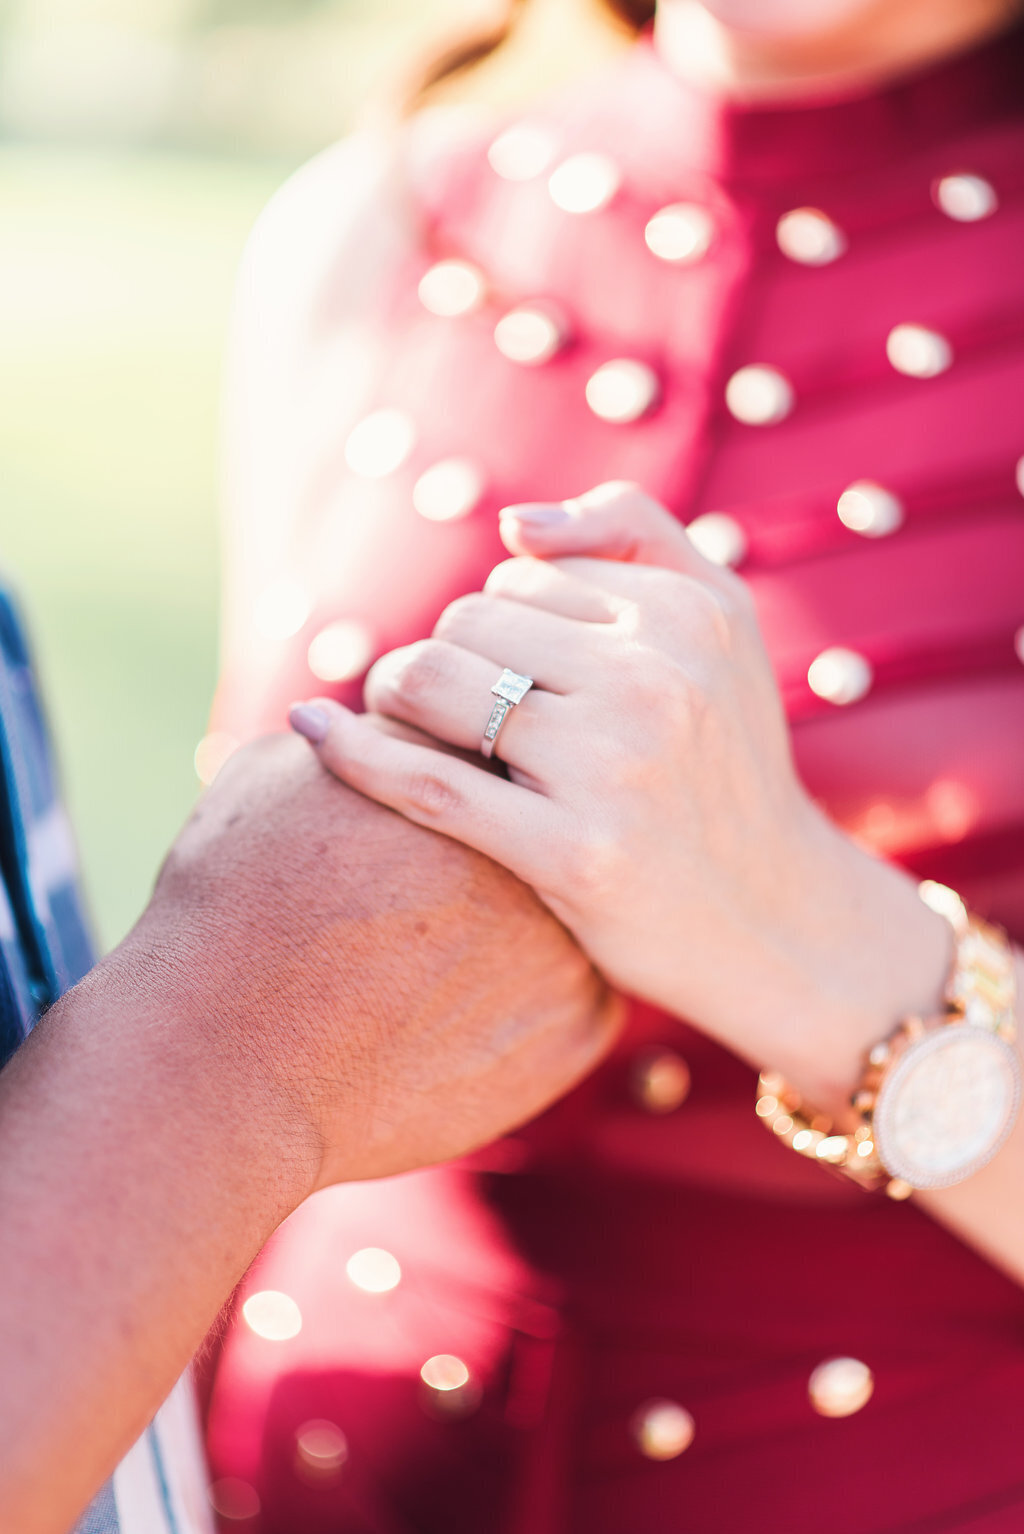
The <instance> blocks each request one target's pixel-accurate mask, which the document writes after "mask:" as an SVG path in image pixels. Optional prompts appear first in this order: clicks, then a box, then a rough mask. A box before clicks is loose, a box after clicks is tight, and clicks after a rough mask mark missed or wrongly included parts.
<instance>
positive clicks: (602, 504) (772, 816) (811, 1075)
mask: <svg viewBox="0 0 1024 1534" xmlns="http://www.w3.org/2000/svg"><path fill="white" fill-rule="evenodd" d="M502 533H503V537H504V540H505V543H506V546H507V547H508V548H509V549H510V550H512V551H513V552H515V553H517V554H518V555H519V557H517V558H513V559H510V560H508V561H507V562H505V563H504V564H501V565H499V566H498V567H497V568H496V569H495V570H494V571H493V572H492V574H491V576H490V578H489V579H488V581H487V584H486V587H485V589H484V591H483V592H482V593H476V594H474V595H472V596H467V597H462V598H460V599H459V600H458V601H456V602H453V603H452V604H451V606H450V607H448V608H447V609H446V610H445V612H444V613H443V614H442V615H441V618H440V620H439V622H438V624H437V626H436V628H435V630H434V635H433V637H432V638H431V639H429V640H425V641H422V642H421V643H419V644H415V645H411V646H409V647H407V648H405V649H402V650H397V651H394V652H392V653H391V654H390V655H386V656H384V657H383V658H382V659H381V660H380V661H378V662H377V664H376V665H375V666H374V668H373V670H372V671H371V672H370V675H369V677H368V679H367V684H366V702H367V706H368V708H369V709H370V710H371V711H373V712H375V713H376V714H378V715H384V716H388V717H389V718H392V719H399V720H402V721H404V722H406V723H407V724H411V725H413V726H415V727H416V728H417V729H419V730H422V731H425V732H427V733H429V734H430V735H433V736H435V737H437V738H438V739H439V740H441V741H444V742H447V743H449V744H450V745H452V746H455V747H459V748H461V749H463V750H471V749H473V748H479V745H480V741H481V736H482V733H483V729H484V725H485V723H486V721H487V718H488V715H489V713H490V709H491V705H492V703H493V698H492V697H491V694H490V687H491V686H492V684H493V683H494V682H495V681H496V680H497V677H498V675H499V673H500V671H501V669H502V668H503V667H505V666H507V667H509V668H510V669H512V670H514V671H517V672H520V673H523V674H525V675H527V676H530V677H532V678H534V680H535V684H536V685H535V687H534V688H533V690H532V691H531V692H529V693H528V694H527V696H526V697H525V698H524V700H523V701H522V703H520V704H519V705H518V706H517V707H516V708H515V709H514V710H513V711H512V713H511V714H510V715H509V716H508V718H507V720H506V722H505V723H504V725H503V726H502V729H501V732H500V735H499V738H498V741H497V745H496V752H497V754H498V755H499V756H500V757H501V758H502V760H503V761H504V762H505V763H506V764H507V766H508V771H509V778H508V780H507V781H506V780H504V779H502V778H497V777H494V776H492V775H490V774H487V773H485V772H482V771H480V769H479V767H477V766H474V765H472V764H471V763H470V762H467V761H465V760H459V759H456V758H452V757H450V756H442V755H441V754H439V753H438V752H437V751H434V750H432V749H430V748H429V747H428V746H424V745H416V744H412V743H410V742H407V741H399V740H395V739H392V738H388V737H386V736H385V735H383V734H382V733H381V732H380V730H379V729H376V728H374V725H373V722H372V718H369V717H363V718H360V717H357V716H354V715H351V714H348V713H347V712H346V711H344V710H342V709H340V708H338V707H337V706H336V705H334V706H333V708H332V724H331V728H330V730H329V732H328V734H327V736H326V739H325V740H324V742H323V744H322V745H321V747H320V750H321V755H322V757H323V759H324V761H325V763H326V764H327V765H328V766H329V767H330V768H331V769H332V770H333V771H334V772H336V773H337V774H338V776H339V777H341V778H343V779H344V780H345V781H346V782H347V783H349V784H351V785H352V786H353V787H355V788H358V789H360V790H361V791H362V792H364V793H366V794H368V795H370V796H371V797H373V798H375V799H379V800H380V801H381V802H383V803H385V804H388V805H391V806H393V807H394V808H396V809H398V810H401V811H402V812H403V813H404V814H405V815H407V816H408V817H409V818H410V819H412V820H416V821H418V822H420V823H421V824H424V825H429V826H432V827H434V828H436V829H438V830H441V831H444V832H446V833H447V834H448V835H450V836H453V837H456V838H457V839H459V840H461V841H464V842H467V843H469V844H470V845H472V846H474V847H476V848H478V849H479V850H480V851H482V852H485V853H486V854H487V855H488V856H490V857H492V858H494V859H496V860H497V861H499V862H502V863H504V864H505V865H506V866H507V867H509V868H510V869H512V870H513V872H515V873H517V874H518V875H519V877H520V878H522V879H524V880H525V881H526V882H527V883H529V884H531V885H533V886H534V888H535V889H536V890H537V891H538V893H539V894H540V895H541V897H542V898H543V899H544V901H545V902H546V903H547V904H548V905H549V906H550V908H551V909H552V910H553V911H554V912H555V914H556V915H557V916H558V917H559V918H560V919H561V920H562V921H563V922H564V923H565V924H566V926H568V927H569V928H570V930H571V931H572V932H573V933H574V934H575V936H576V937H577V939H578V941H579V942H580V943H581V945H582V946H583V947H584V948H585V949H586V951H587V952H588V953H589V954H590V955H591V956H592V958H593V959H594V960H595V962H596V963H597V964H598V965H599V966H600V967H601V969H602V970H603V971H604V973H605V974H606V975H607V976H608V978H609V979H610V980H612V982H613V983H614V984H615V985H617V986H619V987H621V988H623V989H625V990H628V991H632V992H634V993H636V994H638V995H641V996H643V997H645V998H646V999H648V1000H650V1001H653V1002H657V1003H659V1004H661V1005H662V1006H664V1007H666V1008H667V1009H668V1010H670V1011H673V1012H675V1013H677V1014H680V1015H685V1016H687V1017H690V1018H691V1019H693V1020H694V1021H696V1022H698V1023H699V1024H700V1025H701V1026H702V1027H703V1028H705V1029H706V1030H707V1031H708V1032H710V1033H712V1034H714V1035H716V1036H717V1037H719V1038H720V1039H722V1040H723V1041H724V1042H726V1043H728V1044H729V1045H731V1046H732V1047H733V1048H734V1049H736V1050H737V1051H738V1052H740V1053H742V1054H744V1055H746V1056H747V1057H748V1058H749V1059H750V1060H751V1061H752V1062H755V1063H764V1062H766V1061H769V1062H771V1063H772V1064H775V1065H777V1066H779V1067H780V1068H782V1069H784V1070H787V1071H789V1072H790V1073H791V1074H795V1075H796V1076H797V1078H798V1079H801V1078H802V1081H803V1084H804V1085H805V1088H809V1089H810V1090H816V1091H817V1092H818V1094H819V1097H821V1096H822V1095H824V1096H829V1095H833V1096H834V1095H835V1094H836V1093H842V1092H845V1091H846V1090H847V1089H848V1087H849V1085H850V1084H851V1082H852V1080H853V1079H855V1076H856V1070H857V1063H858V1060H859V1056H860V1052H861V1050H862V1049H863V1047H864V1045H865V1044H866V1043H869V1042H871V1041H873V1039H874V1038H877V1037H880V1036H881V1035H882V1034H883V1033H884V1032H885V1031H887V1029H888V1028H889V1027H890V1026H891V1025H892V1023H893V1022H894V1021H895V1020H896V1017H897V1016H898V1015H899V1008H898V1003H897V1000H896V998H895V996H894V994H893V984H892V983H890V982H894V983H895V989H896V991H900V987H901V985H902V986H904V987H905V986H906V979H905V976H903V974H902V968H901V966H900V963H899V960H901V959H904V958H905V955H906V943H904V944H903V945H902V946H901V948H900V953H899V956H898V958H897V955H896V954H895V953H894V954H893V966H892V969H893V972H892V973H891V974H890V972H889V966H888V965H887V963H886V961H885V958H884V955H881V954H880V953H879V950H878V946H877V943H876V946H875V947H874V948H873V947H872V942H873V941H874V940H879V941H880V937H881V933H882V931H883V930H884V928H885V926H886V923H887V922H891V921H892V920H893V919H894V918H897V912H898V913H899V916H898V920H904V921H905V922H906V923H907V932H906V933H905V934H904V936H906V937H908V940H910V942H911V950H913V941H912V934H913V933H914V932H916V933H918V935H919V943H920V944H921V945H923V946H922V953H921V955H920V958H921V961H922V969H923V971H924V973H925V978H924V979H922V977H921V975H920V974H919V975H918V976H917V978H916V979H915V980H913V981H912V982H911V984H910V994H909V996H908V1007H909V1006H915V1005H921V1004H922V1003H923V1002H926V1001H928V1000H929V999H930V998H931V997H932V994H933V992H934V993H935V995H937V993H938V990H939V988H940V986H941V980H942V974H943V964H944V954H945V948H946V945H947V941H948V939H947V936H946V934H945V933H944V932H943V931H942V930H941V927H942V924H941V923H938V927H936V925H935V924H936V923H937V922H938V919H937V918H933V917H932V916H931V913H927V912H924V908H923V907H920V911H919V910H918V907H919V902H918V901H917V899H916V895H915V893H914V890H913V886H912V885H910V884H909V881H907V880H905V879H904V878H903V876H902V875H899V874H896V873H894V871H892V870H890V869H887V868H885V867H884V866H883V865H881V864H877V863H875V862H874V861H873V860H872V859H869V858H868V857H866V856H865V854H863V853H862V852H860V851H859V850H858V849H857V848H856V847H854V845H853V844H852V843H851V842H849V841H848V840H847V839H846V838H845V837H843V836H842V835H841V834H840V833H839V832H838V831H837V830H836V828H835V827H833V826H832V825H831V824H830V823H829V822H828V821H827V820H826V819H825V817H824V816H823V815H822V814H821V813H820V812H819V811H818V809H817V808H816V807H815V806H814V804H813V803H812V801H811V800H810V798H809V797H808V795H807V794H806V792H805V791H804V789H803V787H802V785H801V784H800V782H799V780H798V778H797V775H796V772H795V770H794V766H793V761H792V756H791V752H790V747H789V738H788V731H787V727H786V722H785V718H784V715H783V711H782V706H781V703H780V699H779V694H778V691H777V688H776V684H775V680H774V676H773V673H772V669H771V665H770V662H769V660H768V657H767V655H766V652H765V649H764V645H763V642H762V639H761V634H760V630H759V627H758V623H757V619H756V615H755V611H754V606H753V602H752V600H751V597H750V595H749V592H748V589H747V587H746V586H745V584H744V583H743V582H742V581H741V580H740V579H739V578H738V577H737V576H735V575H733V574H732V573H731V572H730V571H727V570H722V569H719V568H718V567H716V566H714V565H711V564H709V563H708V562H707V561H706V560H704V559H703V558H702V557H701V556H700V555H699V554H698V553H697V551H696V550H695V549H694V547H693V546H692V545H691V544H690V542H689V540H688V539H687V537H686V534H685V532H684V531H683V529H682V528H681V527H680V526H679V524H678V523H677V522H675V521H674V519H673V518H672V517H671V516H670V514H669V513H668V512H667V511H665V510H664V509H663V508H662V507H660V506H658V505H657V504H656V503H655V502H653V501H651V500H650V499H648V498H647V497H646V496H644V495H643V494H642V493H641V492H640V491H639V490H638V489H637V488H636V487H634V486H630V485H606V486H601V487H599V489H598V490H596V491H593V492H591V493H590V494H589V495H587V496H583V497H581V498H580V499H579V500H578V501H575V502H567V503H564V504H563V505H561V506H547V507H544V506H538V507H519V508H517V507H510V508H508V509H507V511H506V512H505V513H504V514H503V519H502ZM538 555H540V556H543V557H539V558H538V557H531V556H538ZM876 903H877V912H876V910H875V909H874V906H875V904H876ZM921 913H923V915H922V914H921ZM510 962H513V963H514V955H510ZM932 968H934V970H935V973H934V975H932V974H931V969H932ZM898 977H899V978H898ZM922 988H923V989H924V992H925V994H924V996H923V997H922V996H921V994H920V992H921V990H922ZM893 1006H896V1007H897V1010H896V1011H895V1013H894V1014H893V1015H890V1010H891V1008H892V1007H893ZM830 1020H831V1023H830V1025H829V1021H830ZM823 1025H826V1026H824V1029H823Z"/></svg>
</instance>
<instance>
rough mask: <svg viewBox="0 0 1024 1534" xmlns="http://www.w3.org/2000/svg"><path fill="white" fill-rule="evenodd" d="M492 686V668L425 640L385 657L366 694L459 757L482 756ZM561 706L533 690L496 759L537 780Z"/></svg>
mask: <svg viewBox="0 0 1024 1534" xmlns="http://www.w3.org/2000/svg"><path fill="white" fill-rule="evenodd" d="M497 679H498V678H497V673H496V671H495V668H494V666H493V665H492V664H491V662H490V661H488V660H484V659H483V657H482V656H480V655H477V654H475V653H474V652H473V651H472V650H463V649H461V648H459V646H457V645H451V644H445V643H444V642H443V641H442V640H439V639H423V640H420V641H419V642H418V643H416V644H411V645H406V646H405V647H404V648H402V649H400V650H392V651H391V652H390V653H389V654H387V655H383V656H382V657H381V658H380V660H379V661H377V663H376V665H374V666H373V668H372V669H371V671H370V673H369V675H368V676H367V678H366V685H365V688H364V694H363V695H364V698H365V701H366V706H367V708H368V709H370V710H372V712H373V713H374V714H384V715H387V716H388V718H390V719H400V720H402V721H403V723H405V724H406V725H414V726H415V727H416V729H417V730H421V731H423V732H424V733H425V734H427V735H429V736H432V737H434V738H435V739H437V740H440V741H444V742H446V743H447V744H448V745H451V746H458V747H460V748H461V749H462V750H464V751H479V750H480V746H481V742H482V741H483V735H484V730H485V728H486V726H487V721H488V719H489V718H490V715H491V710H492V709H493V707H494V705H495V702H496V699H495V696H494V694H493V693H492V692H491V687H492V686H493V684H494V683H495V682H496V681H497ZM560 705H561V700H560V699H559V698H557V697H555V696H554V695H553V694H552V693H549V692H542V691H541V690H540V689H539V688H537V687H534V688H532V689H531V691H530V692H528V693H527V695H526V697H525V698H524V699H523V701H522V702H521V703H519V704H517V705H516V707H515V708H513V709H512V710H511V711H510V712H509V713H508V714H507V715H506V718H505V721H504V723H503V724H502V726H501V734H500V737H499V741H498V744H497V746H496V748H495V755H496V756H498V757H499V758H500V760H501V761H503V762H506V763H507V764H508V765H509V766H510V767H516V768H517V769H519V770H520V771H521V772H524V773H526V774H527V776H528V777H530V778H532V779H534V780H536V781H540V775H539V766H540V761H539V758H540V755H541V753H542V752H543V751H544V750H545V748H546V746H547V744H548V743H549V742H550V740H551V738H552V734H553V732H554V731H555V730H557V728H558V723H557V715H558V712H559V707H560Z"/></svg>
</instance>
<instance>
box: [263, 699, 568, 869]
mask: <svg viewBox="0 0 1024 1534" xmlns="http://www.w3.org/2000/svg"><path fill="white" fill-rule="evenodd" d="M289 718H290V720H291V724H292V728H293V729H294V730H296V731H297V732H298V733H299V734H300V735H304V736H305V737H306V739H307V740H309V741H310V743H311V744H312V745H313V747H314V748H315V750H316V752H317V755H318V756H319V758H320V760H321V761H322V762H323V764H324V766H325V767H326V768H327V769H328V771H330V772H332V773H333V774H334V776H335V777H336V778H339V779H340V780H341V782H343V783H347V784H348V785H349V787H350V788H354V789H357V790H358V792H359V793H361V794H365V795H366V796H367V798H369V799H375V800H376V801H377V803H378V804H386V805H388V806H389V807H390V808H391V809H393V810H397V811H398V812H399V814H401V815H404V816H405V817H406V819H407V820H412V821H415V822H416V824H417V825H421V826H428V827H430V829H432V830H434V831H440V832H441V833H442V834H443V835H445V836H452V837H454V838H455V840H456V841H460V842H464V843H465V845H466V846H467V847H475V848H476V850H477V851H478V852H482V853H483V854H484V856H485V857H489V858H491V859H493V860H494V862H496V863H501V864H503V865H504V866H505V867H506V868H508V869H511V871H512V872H513V873H514V874H516V875H517V876H518V877H519V878H520V879H522V880H523V881H524V882H525V883H527V884H532V885H534V886H537V885H542V886H543V885H545V884H547V883H549V882H550V881H549V878H548V869H547V863H546V855H547V852H548V851H549V850H550V849H551V848H552V847H555V846H557V845H558V844H559V839H560V837H561V836H562V834H563V833H562V829H561V824H560V815H559V812H558V811H557V810H556V809H555V807H554V805H553V804H552V802H551V800H550V799H545V798H544V797H543V796H542V795H540V794H535V793H533V792H531V790H530V789H528V788H522V787H520V786H519V784H517V783H510V782H509V781H508V780H507V779H506V778H500V777H496V776H494V775H493V774H491V773H488V772H482V771H481V770H480V768H479V767H475V766H471V765H470V764H469V763H468V762H464V761H462V760H461V759H460V758H459V757H457V756H448V755H445V754H444V753H442V752H440V751H436V750H433V749H432V748H430V747H429V746H420V745H414V744H412V743H411V742H409V741H405V740H397V739H395V738H394V737H393V736H390V735H387V734H385V733H384V732H383V731H381V730H379V729H376V728H375V727H374V725H373V724H372V723H371V722H370V720H369V719H367V717H366V716H365V715H360V714H353V713H351V712H350V710H349V709H347V708H344V707H343V706H342V704H340V703H336V702H335V701H334V700H333V699H324V698H316V699H313V700H312V701H311V702H309V703H299V704H295V705H293V707H292V709H291V710H290V712H289Z"/></svg>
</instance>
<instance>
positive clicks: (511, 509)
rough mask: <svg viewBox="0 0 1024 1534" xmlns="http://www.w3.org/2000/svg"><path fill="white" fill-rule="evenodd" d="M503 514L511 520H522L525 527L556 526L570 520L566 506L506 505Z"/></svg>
mask: <svg viewBox="0 0 1024 1534" xmlns="http://www.w3.org/2000/svg"><path fill="white" fill-rule="evenodd" d="M501 515H502V517H503V518H504V517H507V518H508V520H509V521H510V522H521V523H522V524H523V526H524V527H554V526H555V525H556V523H559V522H568V520H569V513H568V511H566V509H565V507H564V506H543V505H536V506H505V507H503V508H502V512H501Z"/></svg>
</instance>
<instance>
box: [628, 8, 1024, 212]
mask: <svg viewBox="0 0 1024 1534" xmlns="http://www.w3.org/2000/svg"><path fill="white" fill-rule="evenodd" d="M629 73H630V75H631V79H632V87H631V89H630V90H629V91H628V93H627V94H628V95H629V97H630V100H631V102H635V101H636V100H642V101H643V102H644V106H643V108H642V109H640V110H637V111H636V113H635V116H632V117H631V134H632V132H633V131H634V129H633V126H632V125H633V124H635V125H636V130H637V131H638V133H639V136H640V137H641V138H643V139H644V140H645V142H644V144H643V151H644V153H645V154H648V155H654V156H655V158H656V159H658V160H659V161H660V162H661V165H662V167H664V165H665V161H666V159H670V160H672V161H675V160H676V159H677V157H680V158H682V159H684V160H685V162H686V164H687V165H688V166H689V167H691V168H693V169H697V170H700V171H703V172H706V173H707V174H708V175H712V176H714V177H716V178H717V179H720V180H723V181H735V182H753V183H763V182H766V181H778V180H785V179H789V178H791V177H793V176H803V177H806V176H819V175H828V174H832V173H844V172H855V171H857V170H859V169H868V168H870V167H871V166H872V165H876V164H878V163H880V162H884V161H886V160H887V159H889V158H890V157H891V156H893V155H894V154H899V155H902V156H905V155H906V154H907V153H908V152H909V153H912V152H913V151H914V150H915V149H917V148H923V147H924V146H935V145H937V144H941V143H942V142H943V141H945V140H947V139H950V138H955V137H957V136H959V135H962V134H963V133H964V132H965V131H970V130H973V129H981V128H984V127H985V126H986V125H988V124H994V123H996V122H998V121H999V120H1000V119H1001V118H1003V117H1005V116H1007V115H1009V114H1011V113H1016V112H1019V111H1020V110H1021V106H1022V103H1024V23H1017V24H1016V25H1015V26H1013V27H1012V28H1011V29H1010V30H1009V31H1004V32H1001V33H1000V34H998V36H996V37H994V38H989V39H988V40H986V41H985V42H984V43H982V44H980V45H979V46H978V47H976V48H972V49H970V50H969V51H968V52H965V53H959V54H955V55H953V56H952V57H950V58H946V59H942V60H940V61H938V62H937V63H935V64H932V65H929V66H927V67H925V68H923V69H920V70H915V71H914V72H913V73H909V74H903V75H900V76H898V77H894V78H893V79H891V80H888V81H886V82H885V83H883V84H882V85H879V86H876V87H874V88H863V89H860V90H857V91H854V92H851V91H840V90H839V89H838V88H837V89H833V90H829V91H822V92H821V93H816V94H815V95H813V96H802V97H800V98H799V99H798V100H789V101H772V102H765V101H763V100H757V101H743V100H737V99H736V98H734V97H727V96H724V95H718V94H716V93H714V92H713V91H711V90H703V89H701V88H700V87H698V86H696V85H694V84H693V83H692V82H690V81H687V80H683V79H681V78H680V77H679V76H678V75H676V74H674V73H673V71H672V70H671V69H670V68H669V66H668V64H667V63H666V62H665V61H664V59H663V58H662V55H661V54H660V53H659V51H658V48H657V46H656V44H655V41H654V39H653V36H652V35H651V33H650V32H649V31H648V32H646V33H645V34H644V35H643V36H642V37H641V39H640V40H639V42H638V43H637V45H636V48H635V50H634V55H633V61H632V63H631V65H630V68H629ZM634 92H635V96H634ZM667 124H671V136H672V143H671V145H668V144H666V142H665V132H666V125H667ZM655 139H656V140H657V141H658V142H657V145H655V143H654V142H653V140H655ZM638 147H640V146H639V144H638Z"/></svg>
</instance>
